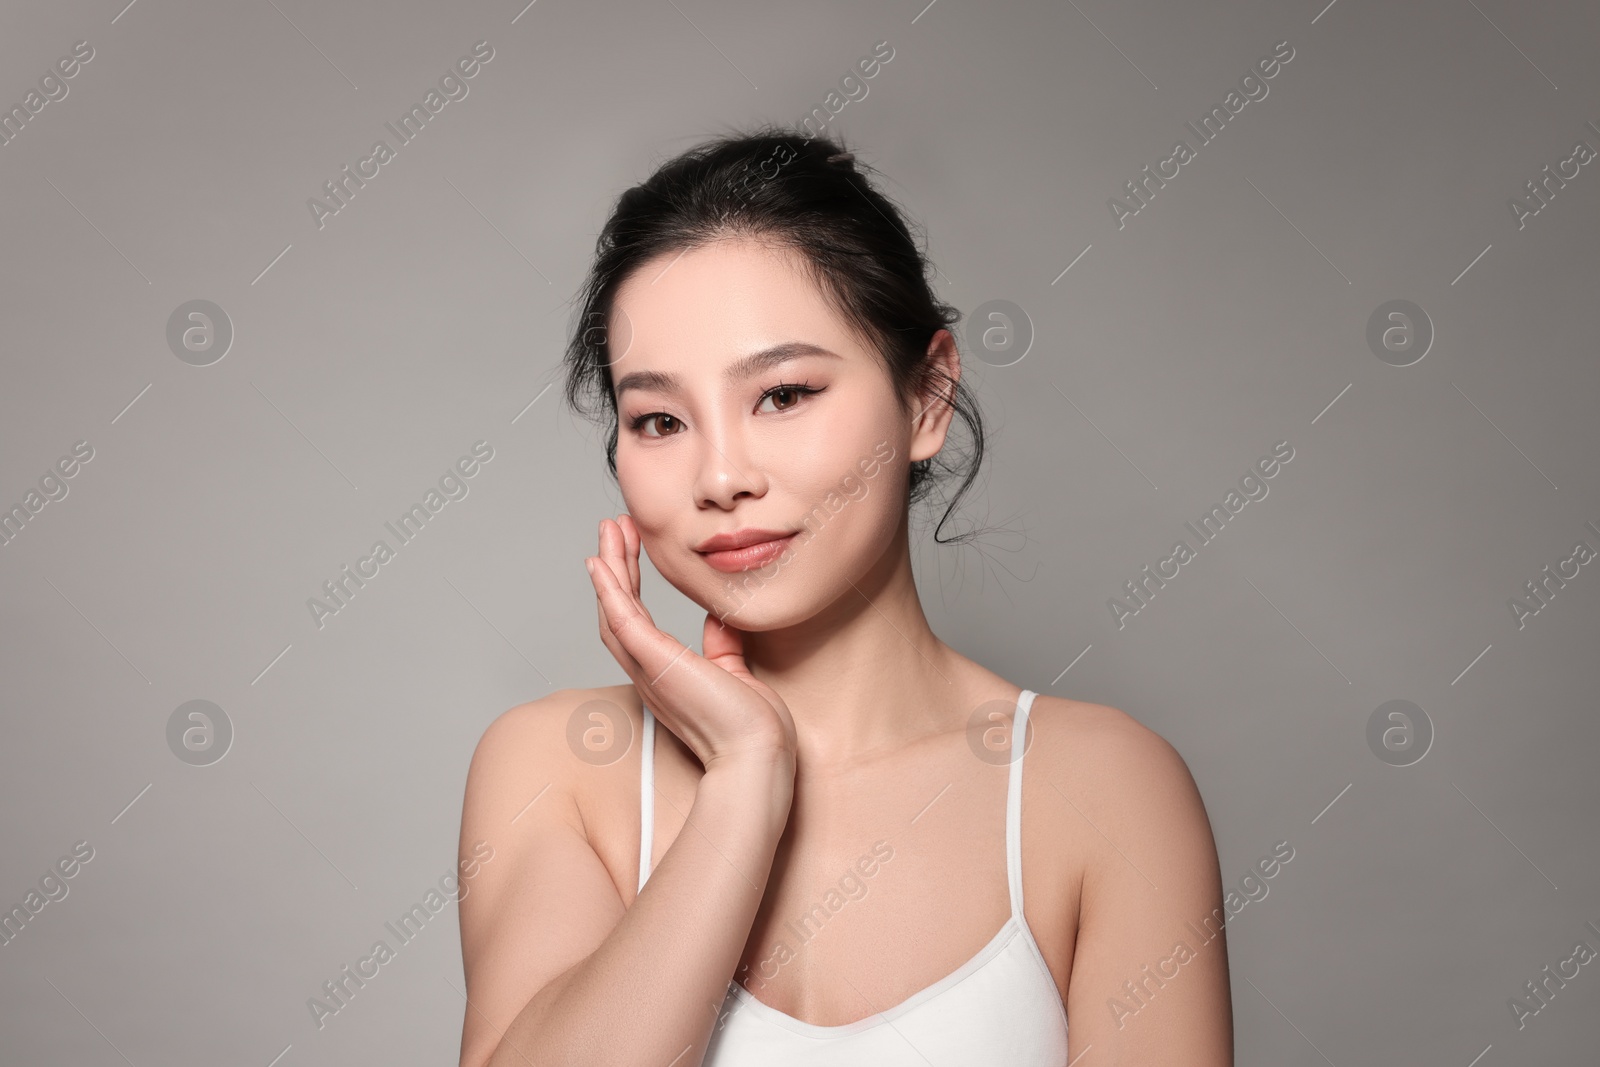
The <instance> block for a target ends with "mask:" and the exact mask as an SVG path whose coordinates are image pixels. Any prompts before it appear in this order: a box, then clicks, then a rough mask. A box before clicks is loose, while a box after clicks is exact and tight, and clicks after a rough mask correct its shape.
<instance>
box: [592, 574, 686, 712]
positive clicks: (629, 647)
mask: <svg viewBox="0 0 1600 1067" xmlns="http://www.w3.org/2000/svg"><path fill="white" fill-rule="evenodd" d="M591 573H592V576H593V578H594V580H595V588H596V591H597V593H598V595H599V598H600V607H601V610H602V611H604V613H605V624H606V626H607V627H608V628H609V629H610V632H611V635H612V637H613V638H614V639H615V640H616V641H617V642H618V643H619V644H620V645H621V647H622V649H623V650H624V651H625V652H626V653H627V654H628V655H629V656H631V657H632V659H633V661H634V663H635V664H636V665H637V667H638V668H639V669H638V670H637V671H629V674H630V676H631V677H633V679H634V681H635V683H636V684H640V685H643V686H645V687H646V688H649V687H651V686H653V685H654V683H655V682H656V681H657V680H658V679H659V678H660V676H661V675H662V674H664V673H665V672H666V670H667V669H668V668H669V667H672V666H673V665H674V664H675V663H677V664H678V666H680V667H682V666H686V664H683V663H679V662H678V661H679V660H680V659H685V660H686V659H689V656H688V655H687V653H688V651H689V648H688V646H687V645H685V644H684V643H683V642H681V641H679V640H678V639H677V638H675V637H672V636H671V635H669V634H665V633H662V632H661V631H660V630H659V629H657V628H656V624H655V623H654V622H653V621H652V620H651V618H650V615H649V613H648V612H646V611H645V610H644V606H643V605H642V604H640V603H639V602H638V601H637V600H636V599H635V598H634V597H633V596H632V595H631V594H629V593H628V592H627V591H625V590H624V589H623V588H622V583H621V581H620V580H619V579H618V578H617V574H616V572H615V571H613V570H612V569H611V566H610V565H609V564H608V563H607V562H606V561H605V560H603V559H602V560H599V561H597V562H596V563H595V564H594V567H593V570H592V572H591ZM608 647H609V645H608ZM624 666H626V664H624Z"/></svg>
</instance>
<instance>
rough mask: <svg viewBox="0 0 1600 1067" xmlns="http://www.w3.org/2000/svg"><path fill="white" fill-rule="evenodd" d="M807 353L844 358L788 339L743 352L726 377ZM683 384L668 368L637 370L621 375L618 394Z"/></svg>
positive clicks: (669, 389) (663, 389)
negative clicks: (747, 352)
mask: <svg viewBox="0 0 1600 1067" xmlns="http://www.w3.org/2000/svg"><path fill="white" fill-rule="evenodd" d="M804 356H831V357H832V358H834V359H843V358H844V357H843V356H841V355H839V353H837V352H832V351H829V350H828V349H826V348H823V347H821V346H820V345H814V344H811V343H809V342H807V341H785V342H784V343H782V344H777V345H773V346H772V347H770V348H763V349H761V350H760V351H759V352H752V353H750V354H749V355H748V356H741V357H740V358H738V359H736V360H734V361H733V362H732V363H730V364H728V368H727V369H726V370H725V371H723V372H722V377H723V379H724V380H726V381H727V382H729V383H730V384H731V383H733V382H739V381H743V380H744V379H746V378H752V377H754V376H755V375H757V374H760V373H761V372H762V371H764V370H767V369H769V368H771V367H776V366H778V365H780V364H783V363H788V362H790V361H791V360H796V359H800V358H802V357H804ZM682 385H683V383H682V381H681V379H679V377H678V376H677V375H676V374H671V373H668V372H667V371H654V370H640V371H633V372H632V373H630V374H625V375H623V376H622V377H621V378H620V379H618V381H617V386H616V396H617V397H619V398H620V397H621V396H622V394H623V393H625V392H627V391H628V390H629V389H647V390H650V391H652V392H657V393H677V392H679V391H680V390H681V389H682Z"/></svg>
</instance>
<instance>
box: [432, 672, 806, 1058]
mask: <svg viewBox="0 0 1600 1067" xmlns="http://www.w3.org/2000/svg"><path fill="white" fill-rule="evenodd" d="M584 699H585V694H583V693H581V692H579V691H575V690H562V691H559V692H557V693H553V694H551V695H550V696H547V697H545V698H543V699H541V700H536V701H534V702H532V703H531V704H528V705H524V706H522V707H519V708H514V709H512V710H511V711H509V712H507V713H506V714H505V715H502V716H501V717H500V718H499V719H497V720H496V721H495V722H494V723H493V724H492V725H490V727H489V728H488V730H486V731H485V732H484V735H483V738H482V740H481V741H479V743H478V747H477V751H476V752H475V753H474V754H473V757H472V765H471V769H470V770H469V772H468V776H467V788H466V799H465V804H464V808H463V811H462V818H461V847H462V850H463V858H465V857H466V855H467V851H466V850H467V849H468V848H469V847H470V844H471V843H474V842H477V841H479V840H483V841H486V842H488V844H490V845H491V846H493V848H494V855H493V859H492V860H491V861H490V862H488V863H483V864H481V865H480V868H479V871H478V874H477V877H476V878H475V879H474V880H473V882H472V884H471V889H470V892H468V893H467V895H466V896H465V897H463V898H462V900H461V950H462V959H463V964H464V966H465V969H466V979H467V997H468V1004H467V1008H466V1018H465V1021H464V1025H463V1028H462V1039H461V1067H527V1065H532V1064H537V1065H538V1067H547V1065H552V1067H553V1065H566V1064H572V1065H578V1064H583V1065H589V1064H596V1063H617V1064H622V1063H639V1064H659V1065H661V1067H665V1065H667V1064H669V1063H670V1064H673V1065H674V1067H698V1065H699V1063H700V1059H701V1057H702V1056H703V1055H704V1054H705V1046H706V1043H707V1042H708V1040H709V1038H710V1035H711V1030H712V1027H713V1025H714V1024H715V1023H716V1019H717V1010H718V1008H719V1007H720V1006H721V1004H722V1002H723V998H724V996H725V995H726V993H727V990H728V982H729V980H730V978H731V977H732V975H733V973H734V971H735V970H736V969H737V967H738V963H739V958H740V956H741V955H742V954H743V951H744V946H745V941H746V939H747V938H748V936H749V932H750V927H751V925H752V923H753V922H754V921H755V914H756V909H757V907H758V906H759V905H760V902H761V897H762V894H763V892H764V891H765V888H766V883H767V878H768V874H769V872H770V870H771V866H772V857H773V853H774V851H775V850H776V847H777V842H778V839H779V837H780V836H781V835H782V833H783V829H784V826H785V824H786V823H787V821H788V815H789V804H790V801H791V799H792V796H793V782H794V771H793V766H792V756H789V755H787V754H786V753H785V754H774V756H773V757H772V758H771V760H770V761H763V760H762V759H761V758H759V757H757V756H754V755H750V756H744V757H740V758H737V759H730V760H726V761H718V762H717V763H716V764H715V765H714V766H713V767H712V768H711V769H710V770H708V771H707V772H706V774H705V775H704V777H703V778H701V780H700V783H699V786H698V791H697V792H696V795H695V800H694V804H693V805H692V807H691V808H690V810H689V815H688V821H687V822H686V824H685V825H684V827H683V828H682V829H681V830H680V831H679V833H678V835H677V837H676V839H675V840H674V841H673V843H672V845H671V847H669V848H668V849H667V851H666V853H665V854H664V855H663V857H662V858H661V861H660V863H659V864H658V865H657V866H656V867H655V868H654V869H653V870H652V871H651V874H650V880H649V882H648V883H647V884H646V886H645V889H644V891H643V892H642V893H640V894H639V897H638V899H637V900H636V901H635V903H634V905H633V906H632V907H631V908H627V909H624V907H623V904H622V900H621V898H620V897H619V895H618V893H617V890H616V887H615V886H614V884H613V882H612V879H611V877H610V875H609V874H608V873H607V871H606V868H605V866H604V864H603V863H602V862H601V861H600V858H599V857H598V856H597V855H596V854H595V851H594V849H593V848H591V847H590V845H589V843H588V840H587V838H586V836H585V832H584V827H583V822H582V819H581V817H580V816H579V814H578V811H577V808H576V805H575V803H574V801H573V796H574V793H573V780H574V776H575V775H576V774H580V773H586V774H596V773H603V772H599V771H597V770H596V769H595V768H592V767H589V766H588V765H587V764H583V765H581V766H580V765H579V761H576V760H573V759H572V757H571V754H570V753H569V752H568V750H567V743H566V740H565V737H566V732H565V729H566V722H567V718H568V715H569V714H570V712H571V710H572V709H573V708H574V707H575V706H577V705H578V704H579V703H581V702H582V701H583V700H584ZM546 786H548V787H549V788H548V789H547V788H546ZM541 791H543V792H542V793H541ZM535 796H538V800H537V801H536V802H535V803H533V804H531V805H530V804H529V801H530V800H532V799H533V798H534V797H535ZM519 813H520V814H519ZM513 818H515V820H516V821H515V822H513V821H512V820H513Z"/></svg>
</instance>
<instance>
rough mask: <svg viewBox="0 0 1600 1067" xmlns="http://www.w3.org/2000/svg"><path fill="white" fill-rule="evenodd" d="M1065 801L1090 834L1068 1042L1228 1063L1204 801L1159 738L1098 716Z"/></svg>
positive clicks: (1076, 1051) (1121, 717) (1193, 1063)
mask: <svg viewBox="0 0 1600 1067" xmlns="http://www.w3.org/2000/svg"><path fill="white" fill-rule="evenodd" d="M1103 712H1109V713H1111V714H1102V716H1101V721H1099V722H1097V723H1096V724H1095V726H1094V727H1093V731H1092V732H1093V734H1094V738H1095V743H1094V745H1093V752H1094V757H1095V758H1094V769H1093V771H1092V773H1090V774H1088V775H1086V776H1084V777H1082V778H1080V779H1079V780H1078V781H1076V782H1072V783H1070V785H1071V788H1068V789H1067V790H1066V791H1065V795H1066V796H1068V798H1069V799H1070V800H1071V801H1072V803H1073V805H1074V806H1075V807H1077V808H1078V814H1077V815H1076V816H1073V815H1069V816H1068V818H1074V817H1077V818H1083V819H1086V820H1088V821H1089V822H1090V823H1091V824H1092V825H1093V827H1094V829H1095V830H1098V831H1099V832H1098V833H1095V832H1093V831H1090V833H1089V835H1088V836H1089V837H1090V838H1092V839H1093V840H1094V841H1095V842H1096V846H1095V848H1096V851H1095V854H1094V855H1093V856H1092V857H1091V858H1090V860H1089V861H1088V863H1087V865H1086V867H1085V871H1084V878H1083V891H1082V895H1081V898H1080V901H1081V902H1080V912H1079V923H1078V939H1077V946H1076V949H1075V951H1074V955H1073V963H1072V972H1071V979H1070V988H1069V990H1068V993H1067V1016H1068V1019H1069V1020H1070V1022H1069V1026H1068V1043H1069V1045H1070V1048H1071V1058H1073V1059H1074V1060H1075V1059H1076V1058H1077V1057H1078V1056H1079V1055H1080V1054H1082V1053H1083V1051H1084V1050H1085V1049H1087V1048H1089V1047H1090V1046H1091V1045H1092V1046H1093V1047H1094V1054H1093V1056H1092V1057H1090V1058H1088V1059H1085V1060H1084V1061H1083V1062H1084V1064H1085V1065H1087V1064H1089V1063H1174V1064H1176V1063H1181V1064H1183V1065H1184V1067H1233V1006H1232V1000H1231V994H1230V989H1229V982H1228V950H1227V939H1226V937H1225V934H1224V923H1225V921H1226V917H1227V913H1226V912H1225V911H1224V910H1223V907H1222V879H1221V876H1220V872H1219V870H1218V863H1217V850H1216V844H1215V842H1214V841H1213V839H1212V835H1211V824H1210V821H1209V820H1208V819H1207V818H1206V811H1205V804H1204V803H1203V802H1202V801H1201V799H1200V792H1199V790H1198V789H1197V788H1196V787H1195V784H1194V779H1193V777H1192V776H1191V775H1190V773H1189V768H1188V766H1187V765H1186V764H1185V763H1184V762H1183V758H1182V757H1181V756H1180V755H1178V753H1177V751H1176V750H1175V749H1174V748H1173V747H1172V746H1171V745H1170V744H1168V743H1167V742H1166V741H1165V740H1164V739H1162V738H1161V737H1160V735H1158V734H1156V733H1154V732H1153V731H1151V730H1149V729H1148V728H1146V727H1145V726H1143V725H1141V724H1140V723H1139V722H1138V721H1137V720H1135V719H1133V718H1132V717H1130V716H1128V715H1126V714H1124V713H1123V712H1120V711H1116V709H1112V708H1106V709H1103Z"/></svg>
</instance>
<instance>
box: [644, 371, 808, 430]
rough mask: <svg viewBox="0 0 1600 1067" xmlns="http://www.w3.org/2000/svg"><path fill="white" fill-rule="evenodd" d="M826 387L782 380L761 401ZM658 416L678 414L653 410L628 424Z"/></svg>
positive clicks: (763, 395)
mask: <svg viewBox="0 0 1600 1067" xmlns="http://www.w3.org/2000/svg"><path fill="white" fill-rule="evenodd" d="M824 388H826V387H825V386H824V387H817V386H813V385H812V384H811V383H810V382H780V383H779V384H777V385H774V386H773V387H772V388H771V389H768V390H767V391H766V392H764V393H762V394H761V400H760V402H759V403H765V402H766V400H767V398H768V397H770V396H772V395H773V394H775V393H798V394H799V395H801V396H811V395H813V394H816V393H820V392H822V391H823V389H824ZM758 406H759V404H758ZM785 410H790V409H785ZM658 417H666V418H669V419H670V418H676V417H677V416H675V415H672V414H670V413H669V412H665V411H652V412H649V413H648V414H645V415H637V416H635V417H634V418H633V419H631V420H629V422H628V426H629V428H630V429H632V430H634V431H638V430H642V429H644V427H645V426H646V425H648V424H649V422H650V420H651V419H654V418H658ZM660 436H668V435H660Z"/></svg>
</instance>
